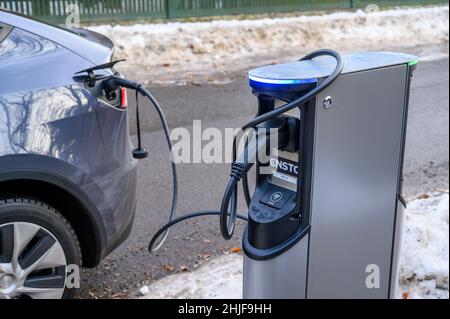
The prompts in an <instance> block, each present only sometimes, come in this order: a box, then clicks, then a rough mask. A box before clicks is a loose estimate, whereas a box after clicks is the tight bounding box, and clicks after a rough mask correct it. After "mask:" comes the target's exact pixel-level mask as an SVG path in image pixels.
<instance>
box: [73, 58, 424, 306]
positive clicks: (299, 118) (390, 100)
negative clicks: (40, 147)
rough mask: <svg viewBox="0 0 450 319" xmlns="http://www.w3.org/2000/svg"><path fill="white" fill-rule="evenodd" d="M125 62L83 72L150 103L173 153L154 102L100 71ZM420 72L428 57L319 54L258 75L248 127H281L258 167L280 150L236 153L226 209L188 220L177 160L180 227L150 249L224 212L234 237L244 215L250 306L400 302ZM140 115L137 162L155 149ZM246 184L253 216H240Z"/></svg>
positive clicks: (93, 81) (163, 232)
mask: <svg viewBox="0 0 450 319" xmlns="http://www.w3.org/2000/svg"><path fill="white" fill-rule="evenodd" d="M117 62H118V61H115V62H111V63H109V64H105V65H100V66H96V67H94V68H91V69H87V70H83V71H80V72H79V74H80V73H87V76H84V75H83V76H82V78H83V79H85V81H86V84H87V85H88V86H91V87H95V86H96V85H100V86H101V90H102V91H103V92H105V94H108V92H110V91H113V90H116V89H117V88H118V87H126V88H129V89H133V90H135V91H136V97H137V96H138V94H141V95H143V96H145V97H147V98H148V99H149V101H150V102H151V103H152V104H153V106H154V107H155V109H156V110H157V111H158V115H159V117H160V119H161V123H162V126H163V129H164V133H165V137H166V140H167V143H168V146H169V150H170V151H171V150H172V143H171V140H170V129H169V127H168V124H167V121H166V119H165V116H164V113H163V111H162V108H161V106H160V105H159V104H158V102H157V101H156V99H155V98H154V97H153V96H152V94H151V93H150V92H149V91H148V90H146V89H145V88H144V87H143V86H142V85H140V84H139V83H136V82H132V81H129V80H127V79H124V78H122V77H120V76H117V75H115V74H113V75H96V74H95V73H94V71H95V70H99V69H104V68H111V66H112V65H114V64H115V63H117ZM416 64H417V57H415V56H412V55H406V54H398V53H388V52H386V53H384V52H368V53H354V54H347V55H344V56H342V57H341V56H340V55H339V54H338V53H337V52H335V51H333V50H318V51H315V52H312V53H310V54H308V55H306V56H305V57H304V58H302V59H301V60H300V61H297V62H294V63H287V64H279V65H271V66H266V67H261V68H257V69H254V70H251V71H250V72H249V84H250V87H251V89H252V92H253V94H254V95H255V96H256V97H257V100H258V111H257V114H256V117H255V118H254V119H253V120H252V121H250V122H248V123H247V124H245V125H244V126H243V127H242V129H243V131H244V132H245V131H246V130H248V129H250V128H264V129H268V128H269V129H275V130H276V131H277V132H278V139H277V142H278V143H277V145H276V150H275V152H269V154H275V156H273V157H271V158H270V159H269V161H268V162H259V161H258V159H259V157H258V153H260V152H261V151H262V150H264V149H265V150H267V149H270V148H273V147H274V145H271V142H272V141H270V142H269V143H267V139H265V138H263V141H264V143H259V142H258V143H256V144H257V145H256V146H257V147H252V146H251V143H250V144H248V145H246V146H245V149H244V151H243V152H242V153H240V154H233V155H234V159H235V161H234V163H233V165H232V169H231V173H230V179H229V181H228V184H227V186H226V189H225V193H224V196H223V200H222V203H221V206H220V210H218V211H203V212H193V213H190V214H187V215H183V216H181V217H178V218H175V212H176V204H177V174H176V165H175V163H173V162H172V163H171V164H172V172H173V187H174V189H173V197H172V207H171V211H170V214H169V221H168V223H167V224H166V225H164V226H163V227H162V228H161V229H160V230H159V231H158V232H157V233H156V234H155V235H154V236H153V238H152V239H151V241H150V244H149V251H150V252H153V251H156V250H157V249H159V247H161V246H162V244H163V243H164V241H165V240H166V238H167V236H168V231H169V229H170V227H172V226H174V225H175V224H177V223H179V222H182V221H184V220H186V219H189V218H193V217H202V216H208V215H217V216H220V231H221V234H222V236H223V238H224V239H227V240H228V239H230V238H231V237H232V235H233V233H234V226H235V221H236V219H237V218H240V219H243V220H246V221H248V225H247V227H246V229H245V232H244V235H243V250H244V253H245V256H244V283H243V287H244V289H243V297H244V298H248V299H253V298H261V299H278V298H286V299H288V298H395V297H396V292H395V290H396V286H397V270H398V255H399V249H400V247H399V245H400V242H401V237H400V236H401V228H402V227H401V224H402V218H403V211H404V208H405V201H404V199H403V197H402V183H403V177H402V171H403V157H404V147H405V137H406V123H407V114H408V102H409V89H410V81H411V78H412V74H413V71H414V69H415V66H416ZM283 103H284V104H283ZM280 104H281V105H280ZM136 115H137V125H138V130H137V133H138V147H137V148H136V149H135V150H134V151H133V156H134V157H135V158H139V159H142V158H145V157H146V156H147V151H146V150H145V148H143V147H142V146H141V138H140V129H139V123H140V122H139V107H138V104H137V112H136ZM270 134H272V133H270ZM254 137H255V136H253V137H252V138H254ZM256 139H259V135H256ZM234 152H236V150H234ZM271 156H272V155H271ZM253 158H254V159H256V163H255V162H252V161H250V159H253ZM253 164H256V187H255V191H254V193H253V195H252V196H251V195H250V191H249V187H248V180H247V173H248V171H249V170H250V169H251V167H252V166H253ZM240 181H242V186H243V190H244V195H245V200H246V202H247V206H248V208H249V210H248V217H245V216H243V215H242V214H241V215H239V214H237V213H236V209H237V194H238V189H237V187H238V183H239V182H240ZM160 237H162V240H160V241H159V243H158V244H156V242H157V240H158V239H159V238H160Z"/></svg>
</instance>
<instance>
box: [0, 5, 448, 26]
mask: <svg viewBox="0 0 450 319" xmlns="http://www.w3.org/2000/svg"><path fill="white" fill-rule="evenodd" d="M437 3H448V1H442V0H421V1H420V0H403V1H401V0H98V1H94V0H0V7H1V8H5V9H9V10H13V11H16V12H19V13H22V14H26V15H31V16H34V17H36V18H39V19H42V20H45V21H48V22H54V23H63V22H64V21H65V18H66V16H67V15H68V14H69V12H68V9H69V8H71V7H72V8H73V6H71V5H73V4H76V5H77V7H78V8H79V13H80V18H81V22H97V21H98V22H100V21H120V20H143V19H156V18H160V19H166V18H168V19H170V18H184V17H199V16H216V15H227V14H240V13H244V14H250V13H271V12H291V11H304V10H325V9H327V10H330V9H351V8H363V7H366V6H367V5H369V4H376V5H378V6H380V7H385V6H393V5H395V6H397V5H420V4H437Z"/></svg>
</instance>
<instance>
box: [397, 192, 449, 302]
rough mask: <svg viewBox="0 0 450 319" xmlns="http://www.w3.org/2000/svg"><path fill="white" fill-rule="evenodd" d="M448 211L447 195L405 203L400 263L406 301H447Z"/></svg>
mask: <svg viewBox="0 0 450 319" xmlns="http://www.w3.org/2000/svg"><path fill="white" fill-rule="evenodd" d="M448 211H449V196H448V194H445V195H440V196H432V197H430V198H425V199H417V200H414V201H412V202H410V203H409V204H408V209H407V214H406V217H405V221H404V223H405V224H404V227H403V246H402V255H401V261H400V283H401V288H402V291H404V292H406V293H407V295H405V296H408V298H449V293H448V273H449V253H448V246H449V228H448Z"/></svg>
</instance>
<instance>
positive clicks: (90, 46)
mask: <svg viewBox="0 0 450 319" xmlns="http://www.w3.org/2000/svg"><path fill="white" fill-rule="evenodd" d="M112 54H113V45H112V43H111V41H110V40H109V39H107V38H105V37H103V36H101V35H99V34H96V33H94V32H90V31H86V30H82V29H76V30H66V29H61V28H58V27H55V26H51V25H47V24H44V23H41V22H38V21H34V20H32V19H29V18H26V17H23V16H19V15H16V14H13V13H11V12H8V11H3V10H0V299H2V298H62V297H70V296H72V294H73V293H74V292H75V291H76V289H70V288H68V287H69V285H68V283H69V281H70V283H71V286H70V287H73V286H76V283H75V282H74V281H75V280H76V279H77V277H76V274H77V271H76V269H77V266H84V267H95V266H96V265H97V264H98V263H99V261H100V260H101V259H102V258H103V257H105V256H106V255H107V254H108V253H109V252H111V250H113V249H114V248H115V247H116V246H117V245H119V244H120V243H121V242H122V241H123V240H124V239H125V238H126V237H127V235H128V234H129V232H130V230H131V226H132V222H133V214H134V210H135V205H136V160H135V159H133V157H132V155H131V154H132V145H131V140H130V136H129V131H128V122H127V109H126V95H125V91H124V90H123V89H121V88H119V89H118V90H117V91H116V92H108V94H106V96H105V94H104V92H103V91H102V90H100V89H98V88H97V87H94V86H90V85H87V84H86V80H85V79H84V78H83V73H81V74H78V75H77V74H76V73H77V72H78V71H81V70H84V69H88V68H92V67H94V66H96V65H99V64H104V63H108V62H110V61H111V57H112ZM96 72H100V73H102V72H103V73H104V74H106V75H107V74H112V72H113V70H111V69H108V68H107V69H106V70H97V71H96ZM96 75H97V73H96ZM69 279H70V280H69Z"/></svg>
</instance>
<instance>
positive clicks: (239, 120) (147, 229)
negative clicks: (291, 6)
mask: <svg viewBox="0 0 450 319" xmlns="http://www.w3.org/2000/svg"><path fill="white" fill-rule="evenodd" d="M448 62H449V61H448V59H443V60H437V61H433V62H424V63H421V64H420V65H419V68H418V70H417V71H416V74H415V79H414V81H413V85H412V92H411V102H410V114H409V119H408V135H407V145H406V159H405V169H404V171H405V194H406V195H407V196H408V197H412V196H415V195H416V194H420V193H425V192H430V191H432V190H434V189H448V167H449V164H448V156H449V155H448V154H449V89H448V85H449V65H448ZM152 92H153V93H154V95H155V96H156V98H157V99H158V100H159V101H160V102H161V104H162V105H163V107H164V110H165V112H166V114H167V118H168V121H169V123H170V125H171V126H172V127H177V126H185V127H187V128H190V127H191V126H192V120H193V119H201V120H202V121H203V122H202V125H203V127H204V128H206V127H217V128H225V127H238V126H239V125H240V124H243V123H245V122H246V121H247V120H248V119H250V117H251V116H252V115H253V113H254V112H255V98H254V97H253V96H252V95H251V92H250V90H249V88H248V85H247V81H246V79H245V76H244V74H242V76H241V78H240V79H239V80H236V81H234V82H232V83H229V84H224V85H221V86H184V87H160V88H153V89H152ZM130 102H132V96H131V95H130ZM142 104H143V105H144V102H143V103H142ZM131 109H133V107H131ZM142 118H143V122H144V123H143V127H144V131H145V133H144V135H143V141H144V144H145V146H146V147H147V148H148V149H149V150H150V156H149V158H148V159H146V160H143V161H141V162H140V163H139V194H138V207H137V215H136V220H135V223H134V229H133V232H132V234H131V236H130V237H129V238H128V240H127V241H126V242H125V243H124V244H122V245H121V246H120V247H119V248H118V249H117V250H115V251H114V252H113V253H112V254H111V255H110V256H109V257H107V258H106V260H104V261H103V262H102V264H101V265H100V266H99V267H97V268H96V269H92V270H86V271H85V273H84V279H83V283H82V286H83V287H84V288H83V289H82V291H81V296H82V297H87V298H92V297H98V298H106V297H109V298H110V297H113V298H121V297H133V296H134V295H135V294H136V293H137V291H138V288H139V287H141V286H142V285H143V284H145V283H148V282H149V281H152V280H155V279H158V278H160V277H162V276H165V275H168V274H171V273H174V272H178V271H185V270H191V269H193V268H194V267H196V265H199V264H200V263H202V262H204V261H205V260H207V259H209V258H211V257H213V256H216V255H220V254H223V253H225V252H228V251H229V250H230V248H232V247H236V246H237V247H239V246H240V238H241V235H242V229H243V225H242V224H240V226H239V227H238V228H237V231H236V235H235V236H234V238H233V239H232V240H231V241H228V242H226V241H224V240H222V238H221V237H220V234H219V222H218V218H216V217H208V218H202V219H195V220H190V221H187V222H185V223H183V224H180V225H178V226H176V227H175V228H173V231H172V233H171V236H170V237H169V240H168V242H167V244H166V245H165V246H164V247H163V249H161V250H160V251H159V252H158V253H156V254H153V255H149V253H148V251H147V245H148V242H149V240H150V238H151V235H152V234H154V233H155V232H156V230H157V229H158V227H160V226H161V225H162V224H164V222H165V221H166V218H167V214H168V209H169V206H170V201H171V190H172V186H171V175H170V165H169V162H168V153H167V146H166V144H165V142H164V140H163V134H162V132H161V131H160V124H159V121H158V118H157V114H156V112H154V111H153V110H152V109H151V108H150V107H143V108H142ZM133 123H134V121H133V120H132V127H134V124H133ZM228 170H229V165H227V164H212V165H206V164H183V165H180V166H179V167H178V172H179V205H178V206H179V209H178V215H181V214H185V213H187V212H190V211H197V210H206V209H214V210H217V209H218V207H219V204H220V200H221V196H222V192H223V189H224V186H225V182H226V180H227V176H228ZM241 198H242V197H241ZM241 209H242V210H244V209H245V207H243V206H242V205H241Z"/></svg>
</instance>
